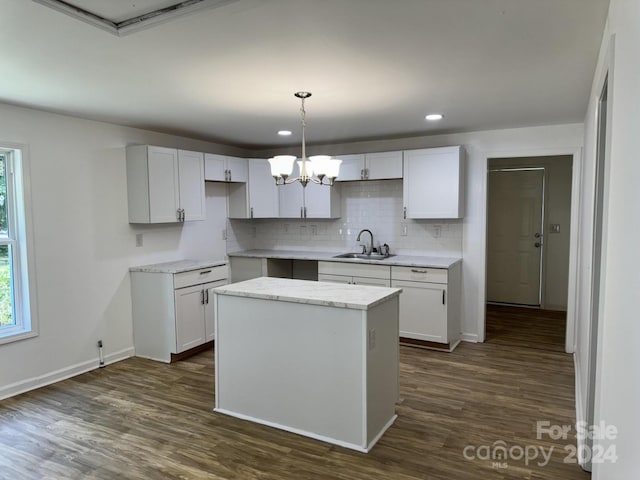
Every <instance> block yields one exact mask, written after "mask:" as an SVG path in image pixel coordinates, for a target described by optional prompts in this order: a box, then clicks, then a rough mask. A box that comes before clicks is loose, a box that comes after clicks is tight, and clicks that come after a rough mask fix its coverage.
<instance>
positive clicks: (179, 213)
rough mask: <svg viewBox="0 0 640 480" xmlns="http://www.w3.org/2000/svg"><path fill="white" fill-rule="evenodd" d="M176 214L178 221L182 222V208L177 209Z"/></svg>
mask: <svg viewBox="0 0 640 480" xmlns="http://www.w3.org/2000/svg"><path fill="white" fill-rule="evenodd" d="M177 213H178V221H179V222H184V208H179V209H178V211H177Z"/></svg>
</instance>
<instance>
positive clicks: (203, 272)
mask: <svg viewBox="0 0 640 480" xmlns="http://www.w3.org/2000/svg"><path fill="white" fill-rule="evenodd" d="M207 273H211V270H203V271H202V272H200V275H206V274H207Z"/></svg>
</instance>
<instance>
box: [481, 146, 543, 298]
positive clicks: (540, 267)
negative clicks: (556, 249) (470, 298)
mask: <svg viewBox="0 0 640 480" xmlns="http://www.w3.org/2000/svg"><path fill="white" fill-rule="evenodd" d="M491 158H495V157H491ZM539 170H542V212H541V213H540V232H539V233H540V236H541V237H542V238H541V240H542V241H541V243H540V260H539V262H538V275H539V278H538V305H540V306H542V305H543V304H544V291H543V289H542V281H543V273H544V269H545V263H546V262H545V261H544V254H545V248H544V245H545V242H546V235H547V232H546V231H545V229H544V222H545V220H546V219H545V212H546V201H547V199H546V197H547V195H546V189H547V170H546V168H545V167H498V168H489V163H488V162H487V198H488V195H489V182H488V176H489V174H490V173H491V172H531V171H539ZM488 218H489V204H488V203H487V219H488ZM488 225H489V223H488V222H487V248H488V247H489V240H488V238H489V229H488ZM486 255H487V256H488V255H489V252H488V250H487V254H486ZM487 272H488V269H487ZM487 276H488V273H487ZM486 283H488V282H486ZM487 288H488V287H487ZM509 305H514V306H517V305H518V304H509ZM522 306H523V307H532V306H534V305H522Z"/></svg>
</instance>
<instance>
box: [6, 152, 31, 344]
mask: <svg viewBox="0 0 640 480" xmlns="http://www.w3.org/2000/svg"><path fill="white" fill-rule="evenodd" d="M26 225H27V218H26V209H25V172H24V165H23V162H22V151H21V150H17V149H10V148H2V147H0V343H6V342H8V341H14V340H20V339H23V338H27V337H31V336H34V335H36V333H37V332H36V330H35V322H34V321H33V319H32V316H31V302H30V295H29V292H30V288H29V271H28V262H27V251H28V248H27V228H26Z"/></svg>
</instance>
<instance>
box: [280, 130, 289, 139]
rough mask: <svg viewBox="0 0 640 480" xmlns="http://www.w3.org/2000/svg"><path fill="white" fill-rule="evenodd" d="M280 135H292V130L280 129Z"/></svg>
mask: <svg viewBox="0 0 640 480" xmlns="http://www.w3.org/2000/svg"><path fill="white" fill-rule="evenodd" d="M278 135H282V136H283V137H288V136H289V135H291V130H279V131H278Z"/></svg>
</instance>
